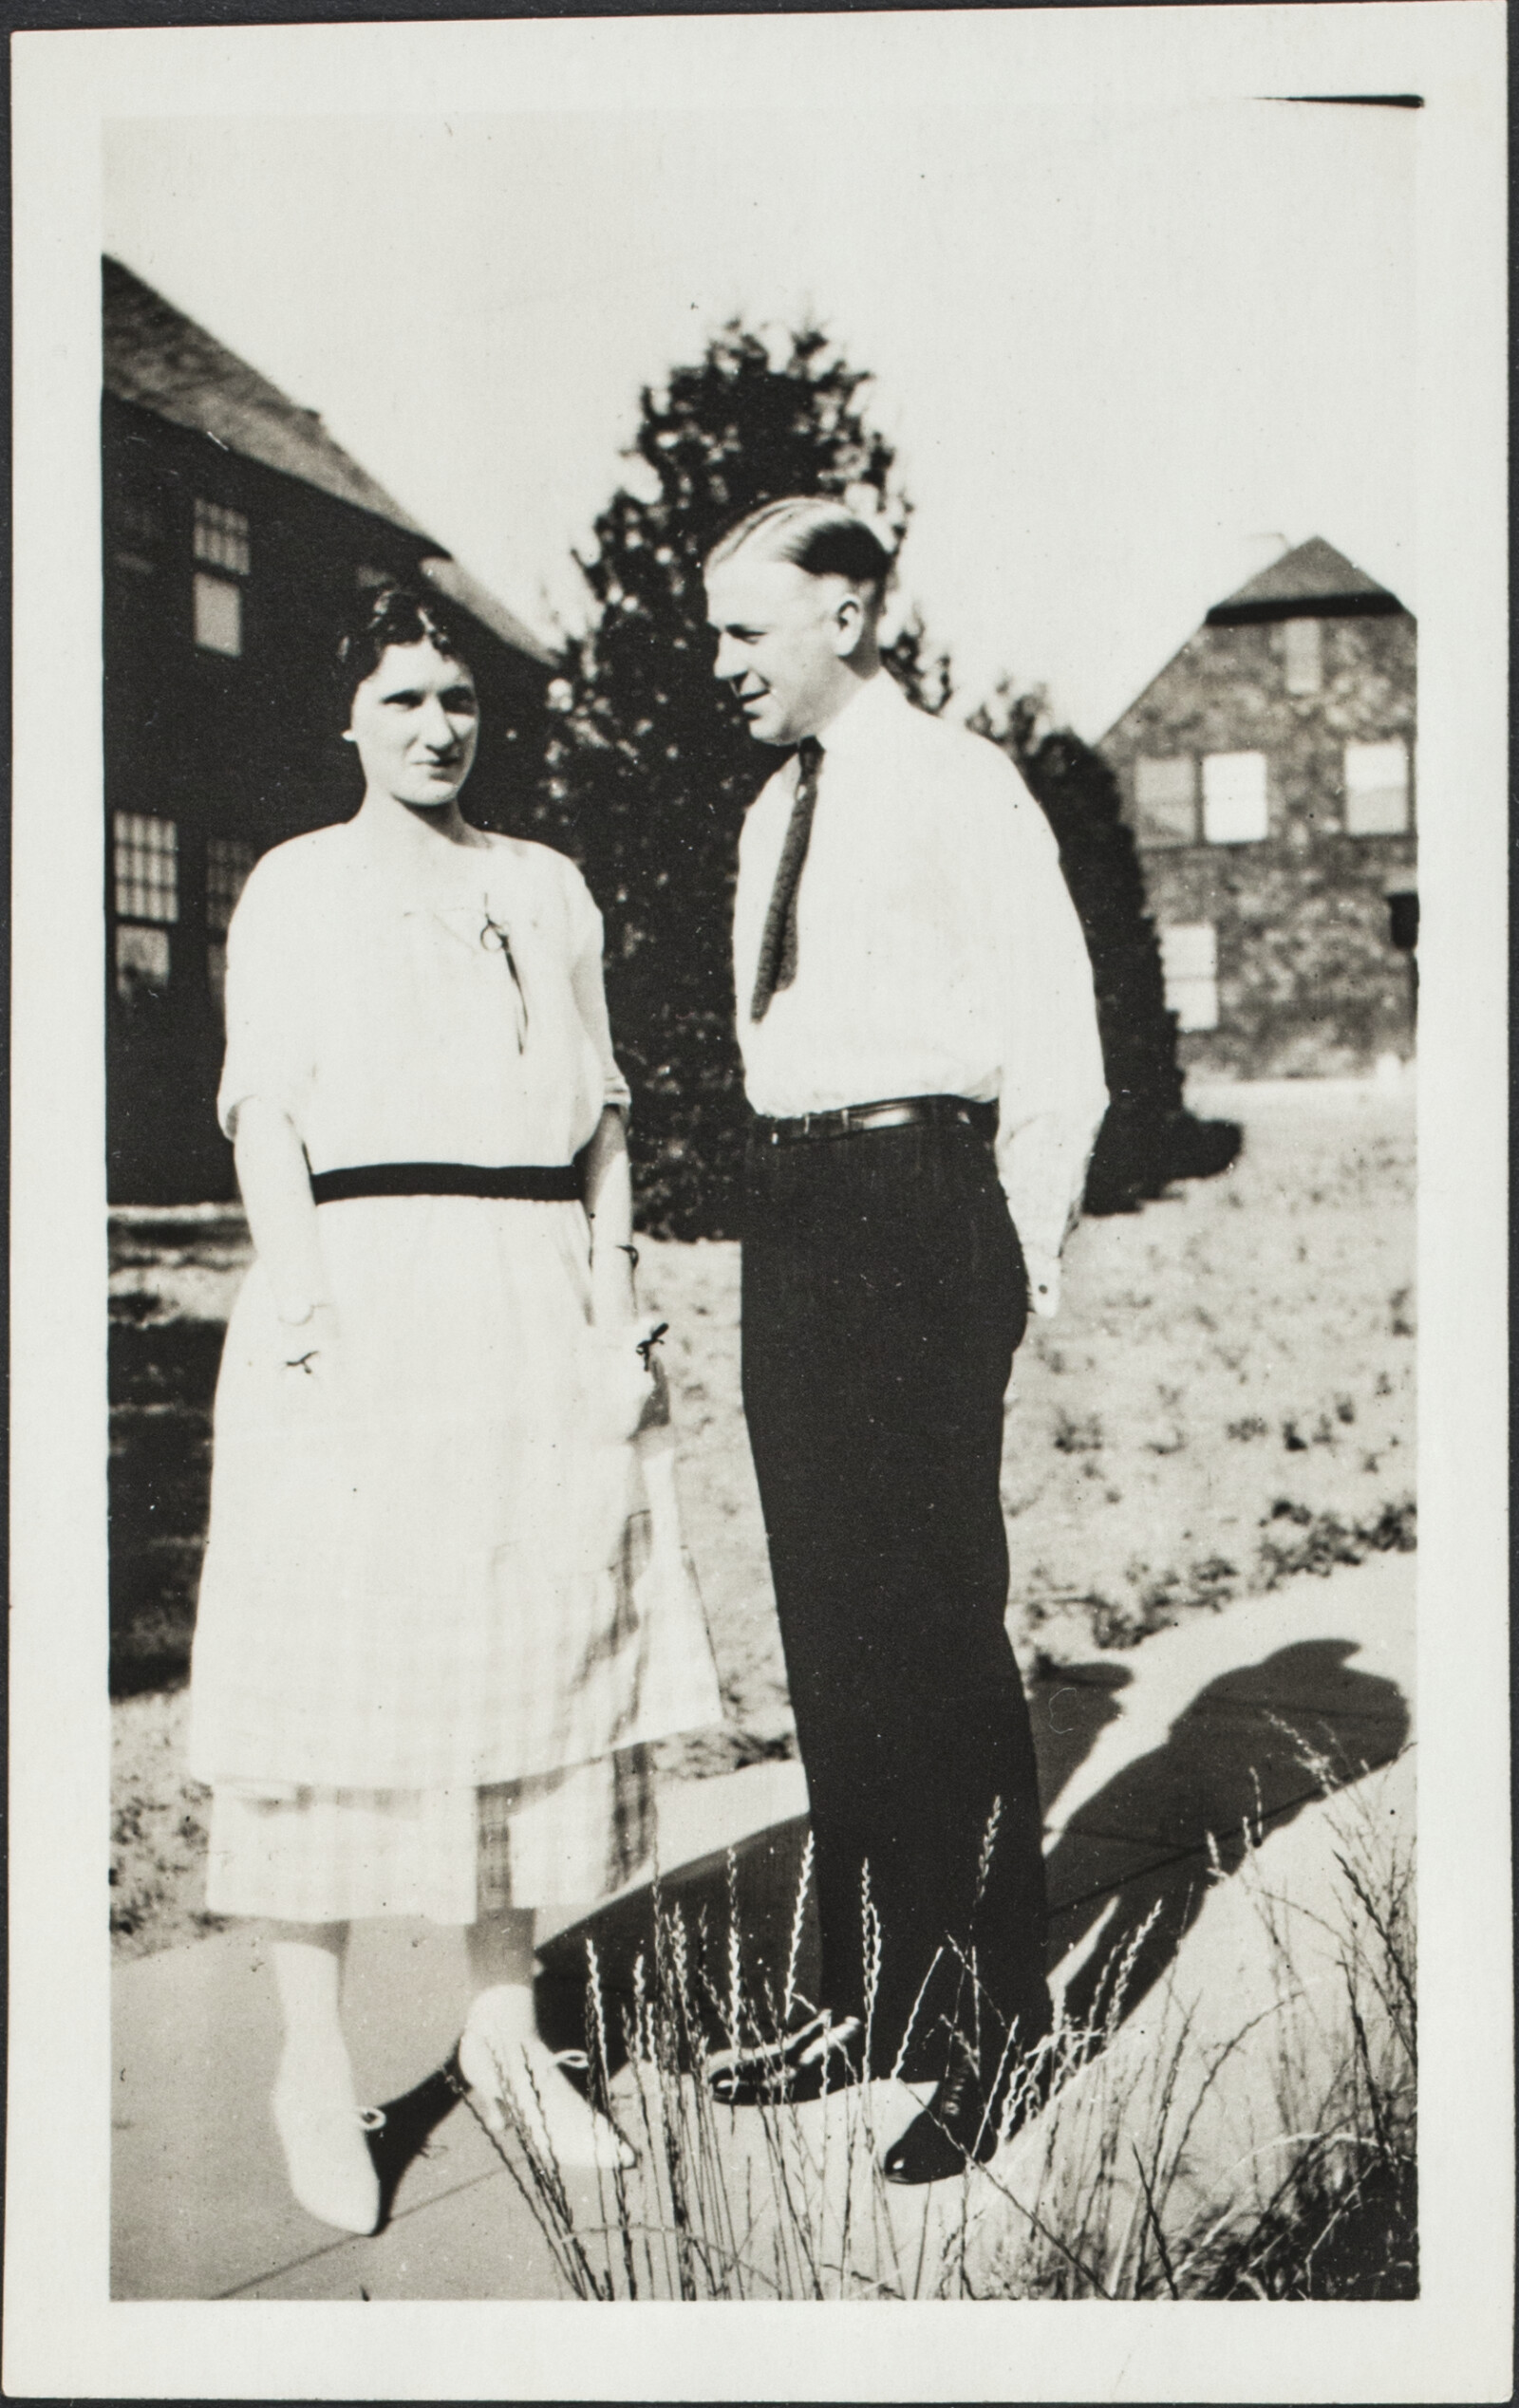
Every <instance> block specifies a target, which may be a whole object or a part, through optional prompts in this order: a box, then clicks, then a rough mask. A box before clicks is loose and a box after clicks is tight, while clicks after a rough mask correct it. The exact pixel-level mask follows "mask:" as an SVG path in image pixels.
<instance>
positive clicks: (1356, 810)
mask: <svg viewBox="0 0 1519 2408" xmlns="http://www.w3.org/2000/svg"><path fill="white" fill-rule="evenodd" d="M1407 832H1408V748H1407V746H1406V745H1405V744H1404V743H1403V742H1402V741H1401V739H1400V738H1399V737H1394V738H1393V740H1392V742H1391V743H1388V744H1347V745H1346V746H1345V833H1346V835H1347V836H1402V835H1406V833H1407Z"/></svg>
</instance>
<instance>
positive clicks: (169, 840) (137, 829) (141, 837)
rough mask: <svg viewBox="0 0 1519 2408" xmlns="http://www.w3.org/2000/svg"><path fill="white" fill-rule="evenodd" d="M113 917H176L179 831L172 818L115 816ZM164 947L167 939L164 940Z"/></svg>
mask: <svg viewBox="0 0 1519 2408" xmlns="http://www.w3.org/2000/svg"><path fill="white" fill-rule="evenodd" d="M115 835H116V860H115V868H116V916H117V918H118V919H119V920H155V921H159V922H163V921H175V920H178V917H179V831H178V829H177V828H176V826H175V824H174V822H173V820H172V819H148V818H145V817H144V816H143V815H142V813H141V812H132V811H119V812H117V813H116V829H115ZM164 943H165V945H167V943H168V939H167V938H165V939H164Z"/></svg>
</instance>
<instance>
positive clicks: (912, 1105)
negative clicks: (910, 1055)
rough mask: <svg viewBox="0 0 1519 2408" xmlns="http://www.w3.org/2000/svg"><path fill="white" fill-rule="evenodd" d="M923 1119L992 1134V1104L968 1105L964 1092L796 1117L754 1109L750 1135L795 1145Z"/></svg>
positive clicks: (994, 1113) (915, 1123)
mask: <svg viewBox="0 0 1519 2408" xmlns="http://www.w3.org/2000/svg"><path fill="white" fill-rule="evenodd" d="M924 1123H928V1124H930V1125H934V1126H946V1125H947V1126H953V1125H955V1124H957V1123H958V1125H959V1126H960V1127H962V1128H964V1129H974V1130H975V1131H976V1134H977V1136H978V1137H985V1138H986V1139H987V1140H988V1141H989V1140H990V1139H992V1138H994V1137H995V1136H996V1134H997V1107H996V1105H995V1104H973V1103H972V1102H971V1100H970V1098H969V1096H968V1095H895V1096H892V1097H891V1098H890V1099H888V1100H886V1101H884V1102H882V1103H879V1104H844V1105H842V1106H841V1107H840V1108H839V1110H838V1111H832V1112H802V1113H800V1114H798V1116H797V1118H796V1119H795V1120H767V1119H766V1118H765V1117H764V1116H763V1115H762V1114H757V1115H756V1118H755V1121H754V1125H753V1130H752V1134H753V1136H754V1138H755V1139H756V1141H757V1142H758V1143H759V1145H761V1146H795V1145H798V1144H799V1143H800V1142H801V1140H802V1139H803V1138H804V1137H855V1136H859V1135H862V1134H864V1132H866V1131H867V1130H869V1129H912V1128H914V1127H918V1126H921V1125H922V1124H924Z"/></svg>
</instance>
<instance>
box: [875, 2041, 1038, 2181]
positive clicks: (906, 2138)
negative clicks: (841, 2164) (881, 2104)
mask: <svg viewBox="0 0 1519 2408" xmlns="http://www.w3.org/2000/svg"><path fill="white" fill-rule="evenodd" d="M1020 2081H1021V2093H1020V2098H1019V2100H1018V2104H1017V2107H1016V2108H1015V2111H1014V2114H1013V2116H1012V2119H1011V2122H1010V2131H1017V2129H1018V2127H1019V2126H1020V2125H1021V2124H1022V2123H1025V2122H1026V2121H1027V2120H1028V2118H1029V2116H1030V2115H1031V2114H1034V2113H1036V2112H1037V2111H1038V2108H1039V2106H1040V2105H1041V2103H1042V2091H1041V2085H1040V2081H1039V2078H1038V2073H1037V2072H1036V2071H1032V2070H1031V2068H1030V2066H1029V2063H1028V2061H1027V2060H1024V2059H1020V2058H1010V2060H1009V2062H1008V2063H1005V2064H1004V2065H1003V2068H1002V2071H1001V2073H1000V2074H999V2075H998V2076H997V2077H996V2078H995V2080H994V2081H993V2083H992V2086H991V2089H990V2092H989V2093H988V2091H987V2089H986V2086H985V2081H984V2080H983V2076H982V2070H981V2066H980V2064H979V2063H978V2062H977V2059H976V2056H975V2054H974V2052H973V2050H971V2049H969V2048H967V2047H963V2048H962V2049H961V2050H960V2051H959V2053H958V2062H957V2063H955V2064H954V2065H952V2066H951V2067H950V2070H949V2072H948V2073H947V2075H946V2076H945V2078H944V2080H943V2081H941V2082H940V2083H939V2084H938V2086H937V2087H936V2089H935V2091H934V2094H933V2097H932V2098H931V2099H930V2100H929V2101H928V2105H927V2106H926V2107H925V2108H924V2109H923V2111H922V2113H921V2114H920V2115H917V2116H914V2117H913V2119H912V2121H911V2122H910V2124H909V2126H908V2128H907V2130H906V2132H905V2133H904V2134H903V2135H902V2137H901V2138H900V2140H894V2141H893V2142H892V2144H891V2148H890V2149H889V2150H888V2151H887V2153H886V2156H884V2157H883V2159H882V2160H881V2171H882V2173H883V2174H884V2175H885V2176H886V2178H887V2180H888V2182H947V2181H948V2179H949V2178H950V2176H951V2175H957V2174H964V2173H965V2171H966V2166H967V2165H969V2164H975V2165H983V2166H984V2165H985V2163H986V2161H987V2159H988V2158H989V2157H993V2156H996V2154H997V2151H998V2149H999V2148H1000V2147H1001V2145H1002V2141H1003V2131H1002V2125H1003V2111H1004V2109H1005V2107H1006V2104H1007V2098H1008V2093H1009V2092H1010V2091H1011V2089H1012V2087H1013V2084H1014V2083H1015V2082H1020Z"/></svg>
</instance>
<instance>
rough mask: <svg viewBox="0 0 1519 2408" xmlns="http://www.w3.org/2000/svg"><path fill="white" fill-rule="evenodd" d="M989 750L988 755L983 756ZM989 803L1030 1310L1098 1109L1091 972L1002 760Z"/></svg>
mask: <svg viewBox="0 0 1519 2408" xmlns="http://www.w3.org/2000/svg"><path fill="white" fill-rule="evenodd" d="M989 751H990V748H988V752H989ZM991 757H992V759H993V760H994V761H995V763H996V765H997V771H998V784H999V786H1000V789H1001V792H1000V793H988V796H987V805H988V809H987V812H986V822H987V858H986V861H985V878H984V882H983V887H982V902H983V905H984V907H985V910H986V912H987V915H988V917H989V919H990V922H991V926H990V929H989V932H988V934H989V943H988V953H989V957H990V959H991V961H993V962H994V963H995V965H996V971H995V975H996V979H997V983H998V987H999V991H1000V997H999V1003H1000V1013H1001V1018H1002V1026H1003V1066H1002V1085H1001V1091H1000V1093H999V1097H998V1135H997V1168H998V1175H999V1177H1000V1178H1001V1181H1002V1185H1003V1192H1004V1194H1005V1195H1006V1198H1007V1204H1008V1210H1009V1212H1010V1213H1011V1215H1012V1220H1013V1225H1014V1227H1015V1228H1016V1230H1017V1231H1018V1235H1019V1240H1020V1242H1021V1244H1022V1249H1023V1260H1024V1263H1025V1266H1026V1268H1027V1272H1028V1283H1029V1298H1030V1302H1031V1303H1032V1305H1033V1308H1034V1310H1035V1312H1037V1313H1040V1314H1041V1315H1046V1316H1047V1315H1049V1314H1053V1313H1054V1312H1055V1311H1056V1310H1057V1309H1058V1307H1059V1303H1060V1249H1061V1247H1062V1246H1063V1244H1064V1242H1065V1240H1066V1238H1067V1236H1068V1235H1069V1233H1070V1230H1071V1228H1072V1226H1073V1225H1074V1223H1075V1222H1076V1219H1077V1217H1078V1213H1079V1211H1080V1207H1081V1193H1082V1188H1083V1186H1084V1184H1085V1180H1086V1170H1087V1165H1088V1163H1089V1161H1090V1160H1091V1155H1092V1148H1093V1146H1094V1144H1095V1143H1096V1141H1097V1131H1098V1129H1100V1127H1101V1125H1102V1117H1103V1114H1104V1113H1105V1112H1106V1111H1107V1108H1108V1089H1107V1082H1106V1079H1105V1078H1104V1075H1103V1068H1102V1045H1101V1039H1100V1036H1099V1034H1098V1029H1097V1000H1096V997H1095V994H1094V991H1093V983H1092V964H1091V961H1090V959H1089V957H1088V954H1087V949H1086V940H1085V938H1084V936H1083V935H1082V932H1081V924H1080V921H1079V920H1078V917H1077V913H1076V906H1075V905H1074V904H1073V903H1072V901H1071V897H1070V891H1069V889H1068V887H1066V883H1065V876H1064V872H1063V870H1062V869H1061V868H1060V848H1059V846H1058V845H1057V844H1056V841H1055V835H1054V831H1052V829H1051V827H1050V824H1049V822H1048V820H1047V819H1046V818H1045V816H1044V813H1043V812H1042V811H1041V809H1040V807H1039V804H1038V803H1037V802H1036V801H1035V799H1034V797H1033V795H1032V794H1031V793H1029V791H1028V789H1027V787H1026V786H1025V785H1024V783H1023V781H1022V778H1021V777H1020V776H1019V775H1018V773H1017V771H1016V770H1015V769H1014V767H1013V765H1012V763H1011V762H1010V761H1008V760H1007V759H1006V756H1004V755H1000V754H999V755H994V756H991Z"/></svg>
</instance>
